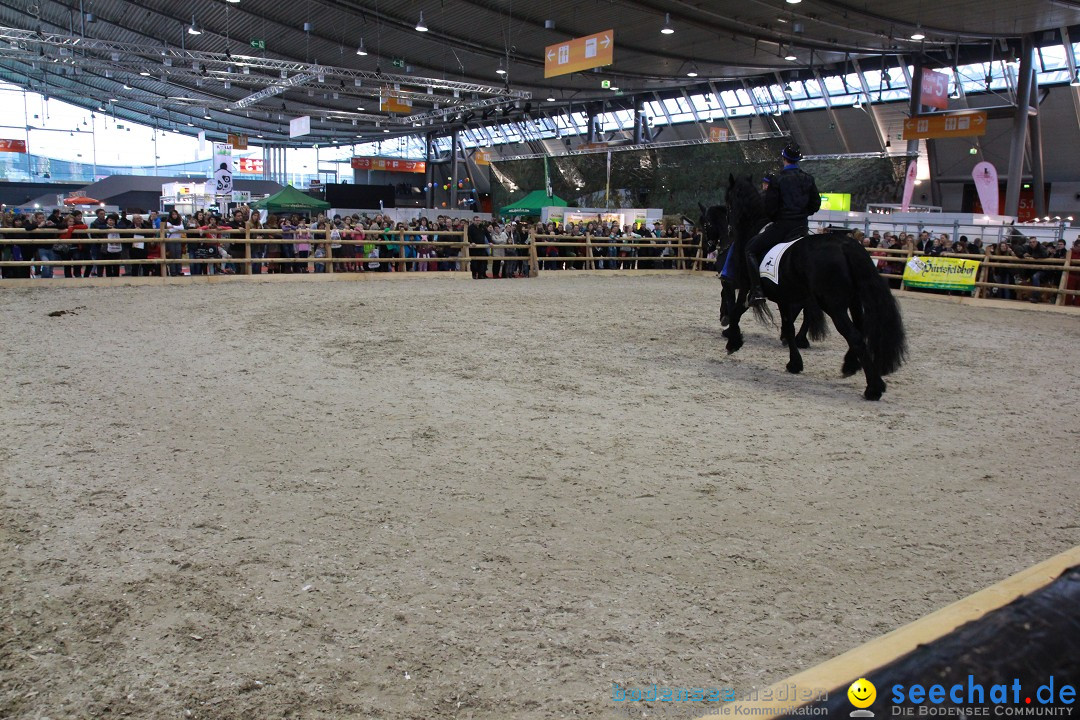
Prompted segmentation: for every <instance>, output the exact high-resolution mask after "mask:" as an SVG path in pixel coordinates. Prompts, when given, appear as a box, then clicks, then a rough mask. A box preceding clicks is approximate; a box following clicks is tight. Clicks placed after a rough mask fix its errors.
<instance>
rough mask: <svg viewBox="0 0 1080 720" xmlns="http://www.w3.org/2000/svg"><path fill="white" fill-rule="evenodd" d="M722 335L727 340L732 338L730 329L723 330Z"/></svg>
mask: <svg viewBox="0 0 1080 720" xmlns="http://www.w3.org/2000/svg"><path fill="white" fill-rule="evenodd" d="M720 334H721V335H722V336H724V337H726V338H729V337H731V330H730V329H728V330H721V331H720Z"/></svg>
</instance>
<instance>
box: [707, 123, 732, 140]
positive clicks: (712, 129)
mask: <svg viewBox="0 0 1080 720" xmlns="http://www.w3.org/2000/svg"><path fill="white" fill-rule="evenodd" d="M727 139H728V129H727V128H726V127H718V126H716V125H711V126H709V142H727Z"/></svg>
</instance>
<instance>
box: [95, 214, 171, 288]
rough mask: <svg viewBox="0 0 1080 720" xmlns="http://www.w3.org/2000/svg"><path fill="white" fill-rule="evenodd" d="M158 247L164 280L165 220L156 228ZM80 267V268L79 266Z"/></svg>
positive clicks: (166, 272)
mask: <svg viewBox="0 0 1080 720" xmlns="http://www.w3.org/2000/svg"><path fill="white" fill-rule="evenodd" d="M158 236H159V237H158V246H159V247H160V248H161V251H160V252H161V257H160V258H158V259H159V260H161V277H163V278H165V277H168V276H169V264H168V263H167V262H166V260H167V259H168V258H166V256H165V218H162V219H161V225H159V226H158ZM80 267H81V266H80Z"/></svg>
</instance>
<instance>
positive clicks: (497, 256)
mask: <svg viewBox="0 0 1080 720" xmlns="http://www.w3.org/2000/svg"><path fill="white" fill-rule="evenodd" d="M509 241H510V236H509V235H507V234H506V226H505V225H498V224H496V225H494V226H492V228H491V256H492V261H491V277H493V278H500V277H506V275H504V274H503V269H504V265H505V263H504V262H503V258H504V257H506V243H508V242H509Z"/></svg>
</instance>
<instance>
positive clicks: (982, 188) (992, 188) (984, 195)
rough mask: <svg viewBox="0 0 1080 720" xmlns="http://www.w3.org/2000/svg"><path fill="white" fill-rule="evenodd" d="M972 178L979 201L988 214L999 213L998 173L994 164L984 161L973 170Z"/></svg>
mask: <svg viewBox="0 0 1080 720" xmlns="http://www.w3.org/2000/svg"><path fill="white" fill-rule="evenodd" d="M971 179H972V180H974V181H975V191H976V192H978V193H979V202H980V203H981V204H982V209H983V212H984V213H985V214H987V215H997V214H998V207H999V206H998V174H997V168H995V167H994V166H993V164H991V163H988V162H986V161H983V162H981V163H979V164H978V165H976V166H975V167H974V168H972V170H971Z"/></svg>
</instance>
